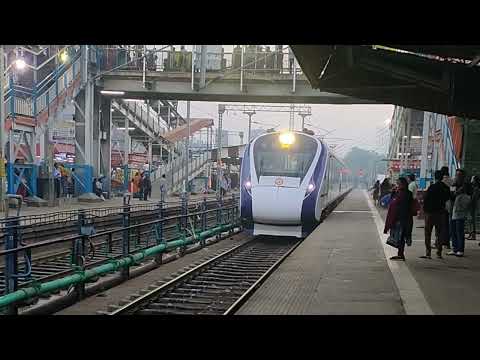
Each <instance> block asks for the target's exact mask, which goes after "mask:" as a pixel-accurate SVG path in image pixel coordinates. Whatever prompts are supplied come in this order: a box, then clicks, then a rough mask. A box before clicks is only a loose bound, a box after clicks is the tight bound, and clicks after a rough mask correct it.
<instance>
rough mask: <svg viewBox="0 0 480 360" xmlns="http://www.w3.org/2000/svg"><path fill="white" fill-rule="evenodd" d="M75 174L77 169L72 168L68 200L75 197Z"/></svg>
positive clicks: (68, 186)
mask: <svg viewBox="0 0 480 360" xmlns="http://www.w3.org/2000/svg"><path fill="white" fill-rule="evenodd" d="M74 174H75V169H74V168H72V171H71V172H70V173H69V174H68V176H67V198H68V199H73V196H74V194H75V178H74Z"/></svg>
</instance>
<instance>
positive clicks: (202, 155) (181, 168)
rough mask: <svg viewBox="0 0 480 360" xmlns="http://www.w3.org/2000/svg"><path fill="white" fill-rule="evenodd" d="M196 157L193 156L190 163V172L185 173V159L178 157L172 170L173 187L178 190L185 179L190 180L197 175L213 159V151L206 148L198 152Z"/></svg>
mask: <svg viewBox="0 0 480 360" xmlns="http://www.w3.org/2000/svg"><path fill="white" fill-rule="evenodd" d="M196 155H197V156H196V157H192V158H191V159H190V160H189V163H188V171H189V174H188V176H186V174H185V159H184V157H183V156H182V157H180V158H178V159H176V160H175V161H174V162H173V164H172V167H171V171H170V181H171V185H172V189H173V190H176V189H177V188H178V187H181V186H182V184H183V181H184V180H188V181H190V180H191V179H192V178H194V177H195V176H196V175H198V173H199V172H201V170H203V168H204V166H205V165H207V164H208V162H209V161H210V159H211V151H209V150H205V151H202V152H199V153H197V154H196Z"/></svg>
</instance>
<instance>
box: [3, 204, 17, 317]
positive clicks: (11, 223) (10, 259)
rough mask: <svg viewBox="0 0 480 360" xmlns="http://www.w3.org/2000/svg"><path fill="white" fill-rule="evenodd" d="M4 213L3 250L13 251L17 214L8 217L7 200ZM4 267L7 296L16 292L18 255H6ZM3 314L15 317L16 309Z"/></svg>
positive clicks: (15, 244)
mask: <svg viewBox="0 0 480 360" xmlns="http://www.w3.org/2000/svg"><path fill="white" fill-rule="evenodd" d="M5 205H6V207H5V213H6V217H7V223H6V224H5V230H6V235H7V236H6V242H5V250H10V249H15V248H16V247H18V226H19V224H20V220H19V216H18V215H19V214H18V213H17V216H12V217H8V207H9V205H10V202H9V199H8V198H7V199H6V201H5ZM5 261H6V266H5V294H9V293H12V292H15V291H17V290H18V279H17V277H16V274H17V273H18V253H16V252H14V253H10V254H7V255H6V259H5ZM5 313H6V314H7V315H17V314H18V307H17V305H16V304H12V305H9V306H8V307H7V308H6V310H5Z"/></svg>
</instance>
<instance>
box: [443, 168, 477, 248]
mask: <svg viewBox="0 0 480 360" xmlns="http://www.w3.org/2000/svg"><path fill="white" fill-rule="evenodd" d="M465 178H466V174H465V171H464V170H462V169H458V170H457V173H456V176H455V183H454V184H453V186H454V187H455V191H454V194H453V208H452V229H451V231H452V251H450V252H448V253H447V255H455V256H457V257H462V256H463V254H464V252H465V219H466V218H467V215H468V212H469V211H468V210H469V206H470V202H471V198H470V195H471V190H470V184H469V183H468V182H467V181H465Z"/></svg>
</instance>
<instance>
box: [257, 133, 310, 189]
mask: <svg viewBox="0 0 480 360" xmlns="http://www.w3.org/2000/svg"><path fill="white" fill-rule="evenodd" d="M317 148H318V145H317V141H315V140H314V139H312V138H310V137H307V136H303V135H299V134H295V142H294V143H293V144H292V145H290V146H289V147H288V148H285V147H282V146H281V144H280V141H279V135H278V134H272V135H266V136H263V137H261V138H259V139H257V141H256V142H255V146H254V149H253V154H254V155H253V158H254V163H255V171H256V173H257V176H258V178H260V176H288V177H295V178H300V181H302V180H303V178H304V177H305V175H306V174H307V171H308V169H309V168H310V166H311V165H312V161H313V158H314V157H315V154H316V152H317Z"/></svg>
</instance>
